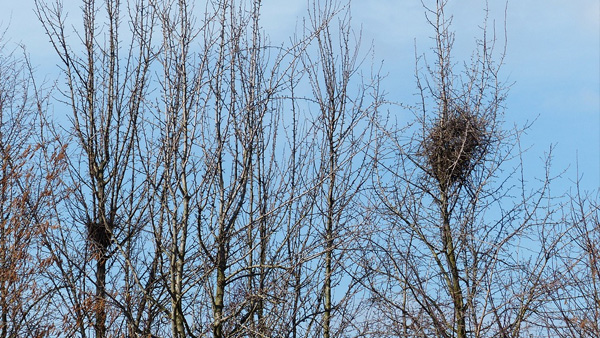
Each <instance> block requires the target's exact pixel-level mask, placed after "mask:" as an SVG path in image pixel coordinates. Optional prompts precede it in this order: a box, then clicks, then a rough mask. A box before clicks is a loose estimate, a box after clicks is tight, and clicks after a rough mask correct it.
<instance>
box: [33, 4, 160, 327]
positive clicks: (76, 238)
mask: <svg viewBox="0 0 600 338" xmlns="http://www.w3.org/2000/svg"><path fill="white" fill-rule="evenodd" d="M129 5H131V7H126V6H129ZM36 7H37V14H38V17H39V19H40V21H41V23H42V24H43V26H44V28H45V30H46V32H47V34H48V36H49V38H50V41H51V43H52V46H53V47H54V50H55V52H56V53H57V55H58V56H59V58H60V61H61V70H62V73H63V75H64V78H65V82H66V86H65V87H64V88H61V89H60V90H61V93H62V95H63V99H60V101H61V102H62V103H63V104H65V105H66V106H67V107H68V108H69V109H70V111H71V115H70V116H69V118H68V121H69V123H70V127H69V128H68V129H66V130H65V131H66V133H67V135H68V137H69V138H72V139H73V145H76V146H73V147H71V148H70V149H69V151H68V154H69V157H68V158H69V169H70V170H69V176H70V182H69V184H70V185H72V186H74V187H76V189H75V191H74V196H73V198H71V199H70V200H68V202H69V203H68V205H67V208H68V209H69V210H70V214H69V216H67V217H63V218H62V222H63V224H62V226H63V230H64V231H65V233H64V235H65V236H68V237H66V238H65V240H67V241H72V242H71V243H62V245H73V247H72V248H68V249H62V250H61V249H59V248H56V252H57V255H58V256H59V257H58V259H59V260H60V261H61V263H60V264H66V265H65V266H59V267H58V269H59V270H61V271H62V273H64V274H65V276H63V277H64V279H65V280H64V281H63V283H64V287H65V288H67V289H70V290H69V291H67V292H68V294H69V295H68V296H65V297H69V298H70V299H71V301H72V303H73V305H72V306H74V307H75V308H73V309H72V311H73V312H74V313H75V316H74V317H75V318H73V325H74V326H73V328H74V329H76V330H77V331H78V332H79V334H80V335H81V336H87V333H86V329H87V324H86V323H87V322H88V314H87V313H86V312H87V311H91V312H92V313H93V316H94V318H93V328H94V330H93V331H94V335H95V337H97V338H103V337H106V336H107V335H108V331H107V330H108V329H107V322H108V323H109V324H110V327H111V328H114V329H115V332H118V331H120V325H118V324H116V323H117V318H118V317H120V315H119V314H114V316H113V313H112V309H113V307H112V306H110V303H111V300H112V299H114V298H116V297H118V296H117V293H118V292H117V288H118V283H117V281H116V280H111V279H112V278H115V279H119V278H120V276H119V275H111V273H110V271H109V269H110V266H111V264H112V262H114V260H113V258H114V254H115V251H114V248H115V246H113V244H115V243H119V244H121V245H123V244H124V243H125V242H127V241H129V240H131V239H132V236H134V234H135V233H136V232H137V231H138V230H139V227H140V226H141V223H140V218H141V209H140V208H141V207H142V204H143V203H141V202H142V200H141V199H138V198H137V197H138V196H139V193H140V191H139V189H140V187H141V183H140V182H141V181H140V180H139V179H138V178H137V177H136V175H135V173H136V170H135V163H134V162H133V159H134V154H135V148H136V142H137V137H138V136H137V135H138V124H139V123H140V122H141V121H142V119H141V117H140V116H141V112H142V109H141V101H142V99H143V97H144V93H145V90H146V84H147V74H148V67H149V64H150V53H149V48H148V46H149V44H150V38H151V33H150V31H151V27H152V25H151V17H149V16H148V15H147V14H148V5H147V4H146V3H144V2H143V1H139V2H131V3H127V4H122V3H121V2H120V1H118V0H107V1H102V2H98V1H94V0H85V1H82V5H81V14H82V22H81V24H82V26H81V30H80V31H78V32H77V31H76V32H74V33H75V36H79V37H80V39H73V38H72V36H71V35H70V34H69V33H68V29H69V27H70V26H71V25H70V24H68V23H67V21H66V19H67V17H66V13H65V12H64V11H63V4H62V2H60V1H56V2H54V3H48V2H46V1H36ZM127 9H129V13H128V12H127ZM128 14H129V15H128ZM128 24H131V27H133V29H132V30H131V31H127V30H126V29H127V27H128ZM124 41H129V42H128V43H127V42H124ZM77 42H81V45H77ZM73 223H74V224H77V225H78V226H79V227H81V228H78V229H79V230H74V229H72V230H70V231H69V230H67V227H68V226H67V224H73ZM90 259H93V260H94V261H95V262H96V263H95V266H94V267H93V268H90V267H88V264H89V263H88V261H89V260H90ZM90 270H93V274H92V273H91V271H90ZM74 276H77V277H78V279H73V277H74ZM109 278H110V279H109ZM111 281H112V282H114V284H113V285H112V288H111V286H110V285H108V283H110V282H111ZM90 284H91V285H93V288H94V290H95V291H94V292H93V295H92V294H91V293H90V292H89V291H88V286H89V285H90Z"/></svg>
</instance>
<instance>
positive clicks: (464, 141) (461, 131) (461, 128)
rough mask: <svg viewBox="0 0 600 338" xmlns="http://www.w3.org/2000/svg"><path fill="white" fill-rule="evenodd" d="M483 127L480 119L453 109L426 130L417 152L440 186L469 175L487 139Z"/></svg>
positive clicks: (450, 184)
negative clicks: (422, 157) (419, 149)
mask: <svg viewBox="0 0 600 338" xmlns="http://www.w3.org/2000/svg"><path fill="white" fill-rule="evenodd" d="M486 127H487V123H486V121H485V120H484V119H483V118H480V117H478V116H476V115H474V114H472V113H470V112H468V111H466V110H464V109H458V108H454V109H452V110H451V111H449V113H448V114H447V115H446V116H445V117H443V118H440V119H439V120H438V121H436V123H435V124H434V125H433V126H432V127H431V128H430V129H429V133H428V134H427V135H426V138H425V139H424V140H423V141H422V143H421V155H422V156H424V157H425V159H426V162H427V165H428V168H429V170H430V172H431V175H432V176H433V177H434V178H435V179H436V180H437V181H438V182H439V183H440V184H441V185H442V186H452V185H454V184H456V183H460V182H464V181H465V180H466V179H467V178H468V177H469V175H470V174H471V172H472V171H473V168H474V167H475V165H476V164H477V163H478V162H479V161H480V160H481V158H482V157H483V155H484V152H485V149H486V148H487V145H488V143H489V142H490V141H489V138H488V137H487V128H486Z"/></svg>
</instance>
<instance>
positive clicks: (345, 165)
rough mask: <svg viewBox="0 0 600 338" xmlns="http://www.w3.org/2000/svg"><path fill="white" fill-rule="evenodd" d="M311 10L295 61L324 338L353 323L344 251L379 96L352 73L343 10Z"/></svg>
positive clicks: (319, 6)
mask: <svg viewBox="0 0 600 338" xmlns="http://www.w3.org/2000/svg"><path fill="white" fill-rule="evenodd" d="M311 5H312V7H311V8H310V9H309V22H310V30H309V32H311V33H312V34H314V36H315V37H314V45H315V49H314V50H313V49H310V48H309V49H307V51H306V52H305V53H304V54H303V59H302V60H303V65H304V68H305V69H306V76H307V77H308V80H309V83H310V85H311V88H312V95H311V96H310V99H309V101H313V100H314V103H315V105H314V107H315V110H316V112H315V113H314V117H313V120H312V121H313V122H312V123H313V126H314V127H313V128H314V133H315V138H316V139H317V140H318V141H317V142H319V144H318V150H319V153H320V154H318V155H317V156H319V157H318V158H317V159H316V160H315V166H316V167H315V170H317V171H318V174H317V176H318V179H319V182H318V187H319V190H320V192H319V194H318V195H317V196H316V198H317V200H316V202H315V203H316V205H315V207H316V210H317V214H318V215H319V216H317V220H316V221H317V222H320V223H322V229H321V230H319V233H320V234H321V236H322V243H323V244H322V252H323V254H322V259H323V261H322V269H323V270H322V274H321V277H320V278H321V281H322V282H321V283H322V286H321V289H322V291H320V292H322V295H320V296H319V302H320V303H321V304H322V320H321V321H320V325H321V328H320V330H318V331H317V332H320V333H319V334H322V335H323V337H326V338H329V337H333V336H339V335H340V334H342V332H347V331H348V330H350V329H349V327H348V326H349V325H350V324H351V323H352V321H353V320H354V318H353V317H352V316H353V314H352V310H351V309H350V308H351V306H352V305H351V302H349V300H350V299H351V298H352V297H353V292H354V290H353V286H355V285H354V282H353V281H351V278H350V275H351V274H350V273H349V270H351V269H350V268H349V266H348V264H347V263H348V262H349V261H350V260H349V251H348V250H349V249H354V248H356V247H358V246H360V244H359V242H358V241H357V240H356V239H357V238H358V234H359V233H360V231H361V225H362V220H361V219H362V217H361V216H360V215H361V210H360V208H358V204H357V203H356V200H357V198H358V194H359V193H360V192H361V190H362V189H363V185H364V183H365V182H366V180H367V177H368V172H369V170H370V168H371V165H370V164H369V161H370V156H369V155H368V151H369V149H370V148H369V143H370V137H371V127H372V124H371V121H372V117H373V116H374V114H375V113H376V111H377V108H378V106H379V105H380V104H381V98H380V94H379V93H378V83H377V77H374V78H373V79H371V80H370V81H369V80H368V79H364V78H363V77H362V76H361V74H360V71H361V65H362V61H363V59H361V56H360V52H359V51H360V33H356V32H354V31H353V30H352V27H351V22H350V17H351V14H350V4H349V3H348V4H346V5H340V4H339V3H338V2H336V1H315V2H313V3H312V4H311ZM340 284H341V287H340V294H341V295H342V296H341V297H340V296H338V299H337V300H336V299H334V298H333V288H334V287H335V285H340ZM344 289H345V290H344ZM321 297H322V300H321ZM335 314H337V315H338V316H339V318H337V320H334V315H335ZM334 323H336V324H337V327H335V328H334V327H333V325H334Z"/></svg>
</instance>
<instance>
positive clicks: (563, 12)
mask: <svg viewBox="0 0 600 338" xmlns="http://www.w3.org/2000/svg"><path fill="white" fill-rule="evenodd" d="M67 2H68V4H69V5H68V6H71V7H70V8H71V9H72V11H74V12H73V13H72V14H71V15H72V16H73V17H77V15H78V13H76V10H77V1H75V0H69V1H67ZM425 2H426V3H427V2H431V1H429V0H426V1H425ZM489 3H490V10H491V20H494V19H495V20H496V27H497V28H498V29H502V21H503V16H504V7H505V1H503V0H489ZM484 4H485V2H484V1H483V0H451V1H450V5H449V6H450V7H449V11H448V12H449V13H451V14H453V15H454V25H453V27H454V28H455V31H456V39H457V40H456V44H455V49H456V50H455V52H456V56H457V59H456V61H461V58H463V57H467V58H468V57H469V55H470V52H471V50H472V48H473V47H474V44H473V43H474V39H475V37H476V36H477V34H478V33H479V30H478V26H479V25H480V24H481V23H482V20H483V14H484V12H483V6H484ZM0 5H1V6H0V7H1V8H2V11H1V12H0V27H2V28H6V27H7V26H8V25H9V23H10V25H9V26H8V30H7V32H6V36H5V38H8V39H10V41H11V43H15V44H16V43H19V42H20V43H23V44H25V45H26V46H27V50H28V52H29V53H30V54H31V60H32V63H33V64H34V65H38V73H41V74H45V73H48V74H49V76H53V75H51V73H52V72H53V71H47V70H49V69H52V65H53V64H55V63H56V57H55V56H54V54H53V51H52V50H51V47H50V45H49V44H48V43H47V41H48V39H47V38H46V37H45V36H44V34H43V31H42V28H41V25H40V24H39V23H38V22H37V19H36V18H35V16H34V14H33V6H34V5H33V0H23V1H14V0H0ZM198 8H199V9H200V8H201V6H198ZM305 8H306V0H286V1H281V0H263V19H264V20H263V25H264V28H265V30H266V31H267V33H268V34H269V35H270V37H271V40H273V41H274V42H277V41H282V40H286V39H287V37H288V36H289V34H290V33H291V32H293V30H294V26H295V25H296V23H297V22H298V18H299V17H300V16H302V15H304V13H305V12H304V11H305ZM352 16H353V24H354V26H355V27H356V28H357V29H359V28H360V27H362V31H363V45H364V50H367V49H368V47H369V45H370V44H371V42H372V44H373V46H374V50H375V61H380V60H383V66H382V73H387V74H388V76H387V78H386V79H385V80H384V84H383V86H384V88H385V90H386V92H388V99H390V100H394V101H399V102H403V103H407V104H410V103H413V102H414V96H413V95H412V94H413V93H414V92H415V91H416V90H415V87H414V77H413V74H414V55H415V41H416V46H417V49H418V52H419V53H424V52H427V51H428V50H429V48H430V46H431V40H430V39H429V37H430V36H431V29H430V28H429V27H428V25H427V24H426V21H425V17H424V10H423V8H422V7H421V2H420V1H419V0H354V1H353V5H352ZM507 32H508V46H507V57H506V60H505V66H504V68H503V75H504V76H505V78H506V80H507V81H508V82H509V83H514V84H513V85H512V87H511V89H510V92H509V96H508V101H507V104H506V106H507V110H506V113H505V120H506V122H507V125H508V126H510V125H512V124H513V123H516V124H518V125H522V124H524V123H525V122H526V121H533V120H535V121H536V122H535V123H534V124H533V126H532V128H531V129H530V130H529V132H528V134H527V135H526V136H525V137H524V138H523V140H522V141H523V145H524V147H526V148H530V149H529V150H528V152H527V154H526V157H525V164H526V168H525V169H526V174H527V173H530V174H531V175H535V176H538V175H540V174H542V171H540V168H541V165H542V163H543V161H542V159H541V158H542V157H543V156H544V153H545V152H547V151H548V149H549V148H550V145H556V147H555V150H554V160H553V172H554V173H556V174H557V173H559V172H561V171H562V170H564V169H567V168H569V169H568V170H567V171H566V172H565V175H564V176H563V179H562V181H563V183H564V187H565V188H566V187H567V186H568V184H569V182H570V181H574V180H575V179H576V175H575V168H576V162H578V166H579V172H580V175H583V178H582V186H583V188H584V189H587V190H594V189H598V188H600V1H598V0H572V1H565V0H519V1H517V0H511V1H509V3H508V9H507ZM393 113H394V114H399V115H401V114H409V113H408V112H406V111H400V110H399V111H397V112H393ZM407 116H408V115H407ZM559 189H560V187H559Z"/></svg>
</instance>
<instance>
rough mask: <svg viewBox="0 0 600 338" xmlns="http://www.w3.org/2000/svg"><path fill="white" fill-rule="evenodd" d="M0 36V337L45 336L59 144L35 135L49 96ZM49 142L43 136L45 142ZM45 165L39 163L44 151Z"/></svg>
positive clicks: (25, 62)
mask: <svg viewBox="0 0 600 338" xmlns="http://www.w3.org/2000/svg"><path fill="white" fill-rule="evenodd" d="M3 37H4V36H3V35H2V36H0V78H2V83H1V84H0V149H1V154H0V214H1V215H2V218H1V220H0V337H2V338H7V337H47V336H49V335H50V334H51V333H52V332H53V328H54V324H53V323H52V321H51V320H50V318H49V317H48V316H46V313H47V312H48V311H49V306H48V304H49V300H50V299H51V295H52V292H53V289H52V287H51V285H50V286H49V285H48V283H46V282H45V281H44V279H43V275H44V272H45V271H46V270H47V268H48V266H49V265H50V264H52V256H51V255H48V254H47V252H45V250H44V238H45V236H47V233H48V232H49V231H50V229H51V227H52V226H54V224H53V221H54V218H53V217H52V209H53V204H54V202H55V201H54V200H53V193H54V192H55V191H58V190H60V189H61V186H60V174H61V173H62V171H63V170H64V169H65V166H64V153H63V152H62V149H60V148H59V149H54V148H53V146H54V145H55V142H54V141H53V140H43V139H41V138H40V137H39V131H40V128H41V127H43V126H44V125H45V120H44V116H43V112H42V111H41V110H42V109H44V108H45V107H46V102H47V101H46V100H45V98H44V95H43V93H42V92H41V88H38V87H37V86H36V83H35V81H34V79H33V73H32V69H31V66H30V65H29V63H28V60H27V59H26V57H25V56H23V57H20V58H19V57H17V56H15V52H14V51H10V50H9V47H8V46H7V45H6V43H5V42H4V39H3ZM44 141H47V142H44ZM46 156H47V157H48V158H49V166H48V167H46V166H44V163H46V162H45V161H44V159H45V157H46Z"/></svg>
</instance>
